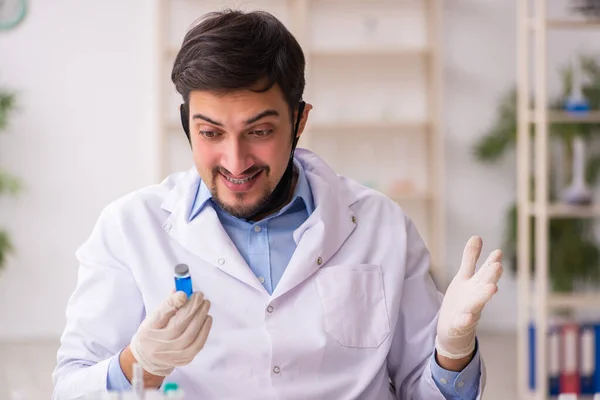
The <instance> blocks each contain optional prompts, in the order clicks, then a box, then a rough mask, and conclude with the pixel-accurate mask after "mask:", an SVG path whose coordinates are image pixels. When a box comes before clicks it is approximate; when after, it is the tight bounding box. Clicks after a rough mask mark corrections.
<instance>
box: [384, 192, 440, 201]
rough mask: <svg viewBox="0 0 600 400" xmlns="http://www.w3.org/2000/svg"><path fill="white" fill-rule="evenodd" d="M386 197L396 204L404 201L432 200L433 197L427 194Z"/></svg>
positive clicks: (394, 194) (393, 194) (391, 195)
mask: <svg viewBox="0 0 600 400" xmlns="http://www.w3.org/2000/svg"><path fill="white" fill-rule="evenodd" d="M387 196H388V197H389V198H390V199H392V200H393V201H395V202H396V203H401V202H406V201H427V200H431V199H432V198H433V196H431V194H430V193H427V192H412V193H410V192H408V193H387Z"/></svg>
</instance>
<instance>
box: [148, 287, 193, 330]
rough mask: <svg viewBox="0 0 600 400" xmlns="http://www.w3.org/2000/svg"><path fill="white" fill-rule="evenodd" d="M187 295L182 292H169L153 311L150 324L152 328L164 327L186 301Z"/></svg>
mask: <svg viewBox="0 0 600 400" xmlns="http://www.w3.org/2000/svg"><path fill="white" fill-rule="evenodd" d="M186 300H187V296H186V294H185V293H183V292H175V293H171V295H170V296H169V297H168V298H167V300H166V301H165V302H164V303H163V304H162V305H161V306H160V307H159V308H158V309H157V310H156V311H155V312H154V315H153V316H152V318H151V326H152V328H154V329H162V328H164V327H165V326H166V325H167V324H168V323H169V321H170V320H171V318H172V317H173V315H175V313H176V312H177V310H179V309H180V308H181V307H183V305H184V304H185V303H186Z"/></svg>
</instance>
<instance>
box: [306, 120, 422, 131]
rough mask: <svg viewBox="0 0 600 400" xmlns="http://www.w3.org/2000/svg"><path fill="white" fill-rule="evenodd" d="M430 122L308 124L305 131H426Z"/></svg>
mask: <svg viewBox="0 0 600 400" xmlns="http://www.w3.org/2000/svg"><path fill="white" fill-rule="evenodd" d="M430 125H431V122H430V121H372V122H369V121H356V122H313V123H311V122H309V123H308V124H307V125H306V128H307V129H310V130H315V131H342V130H360V129H369V130H385V129H421V130H422V129H427V128H428V127H429V126H430Z"/></svg>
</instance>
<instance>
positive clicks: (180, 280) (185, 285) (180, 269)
mask: <svg viewBox="0 0 600 400" xmlns="http://www.w3.org/2000/svg"><path fill="white" fill-rule="evenodd" d="M175 290H177V291H182V292H185V294H187V297H188V298H189V297H191V296H192V293H193V291H192V277H191V276H190V269H189V268H188V266H187V265H186V264H177V265H176V266H175Z"/></svg>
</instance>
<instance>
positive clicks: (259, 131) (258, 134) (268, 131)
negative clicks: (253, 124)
mask: <svg viewBox="0 0 600 400" xmlns="http://www.w3.org/2000/svg"><path fill="white" fill-rule="evenodd" d="M272 132H273V129H257V130H254V131H252V132H250V134H252V135H254V136H256V137H264V136H267V135H269V134H271V133H272Z"/></svg>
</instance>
